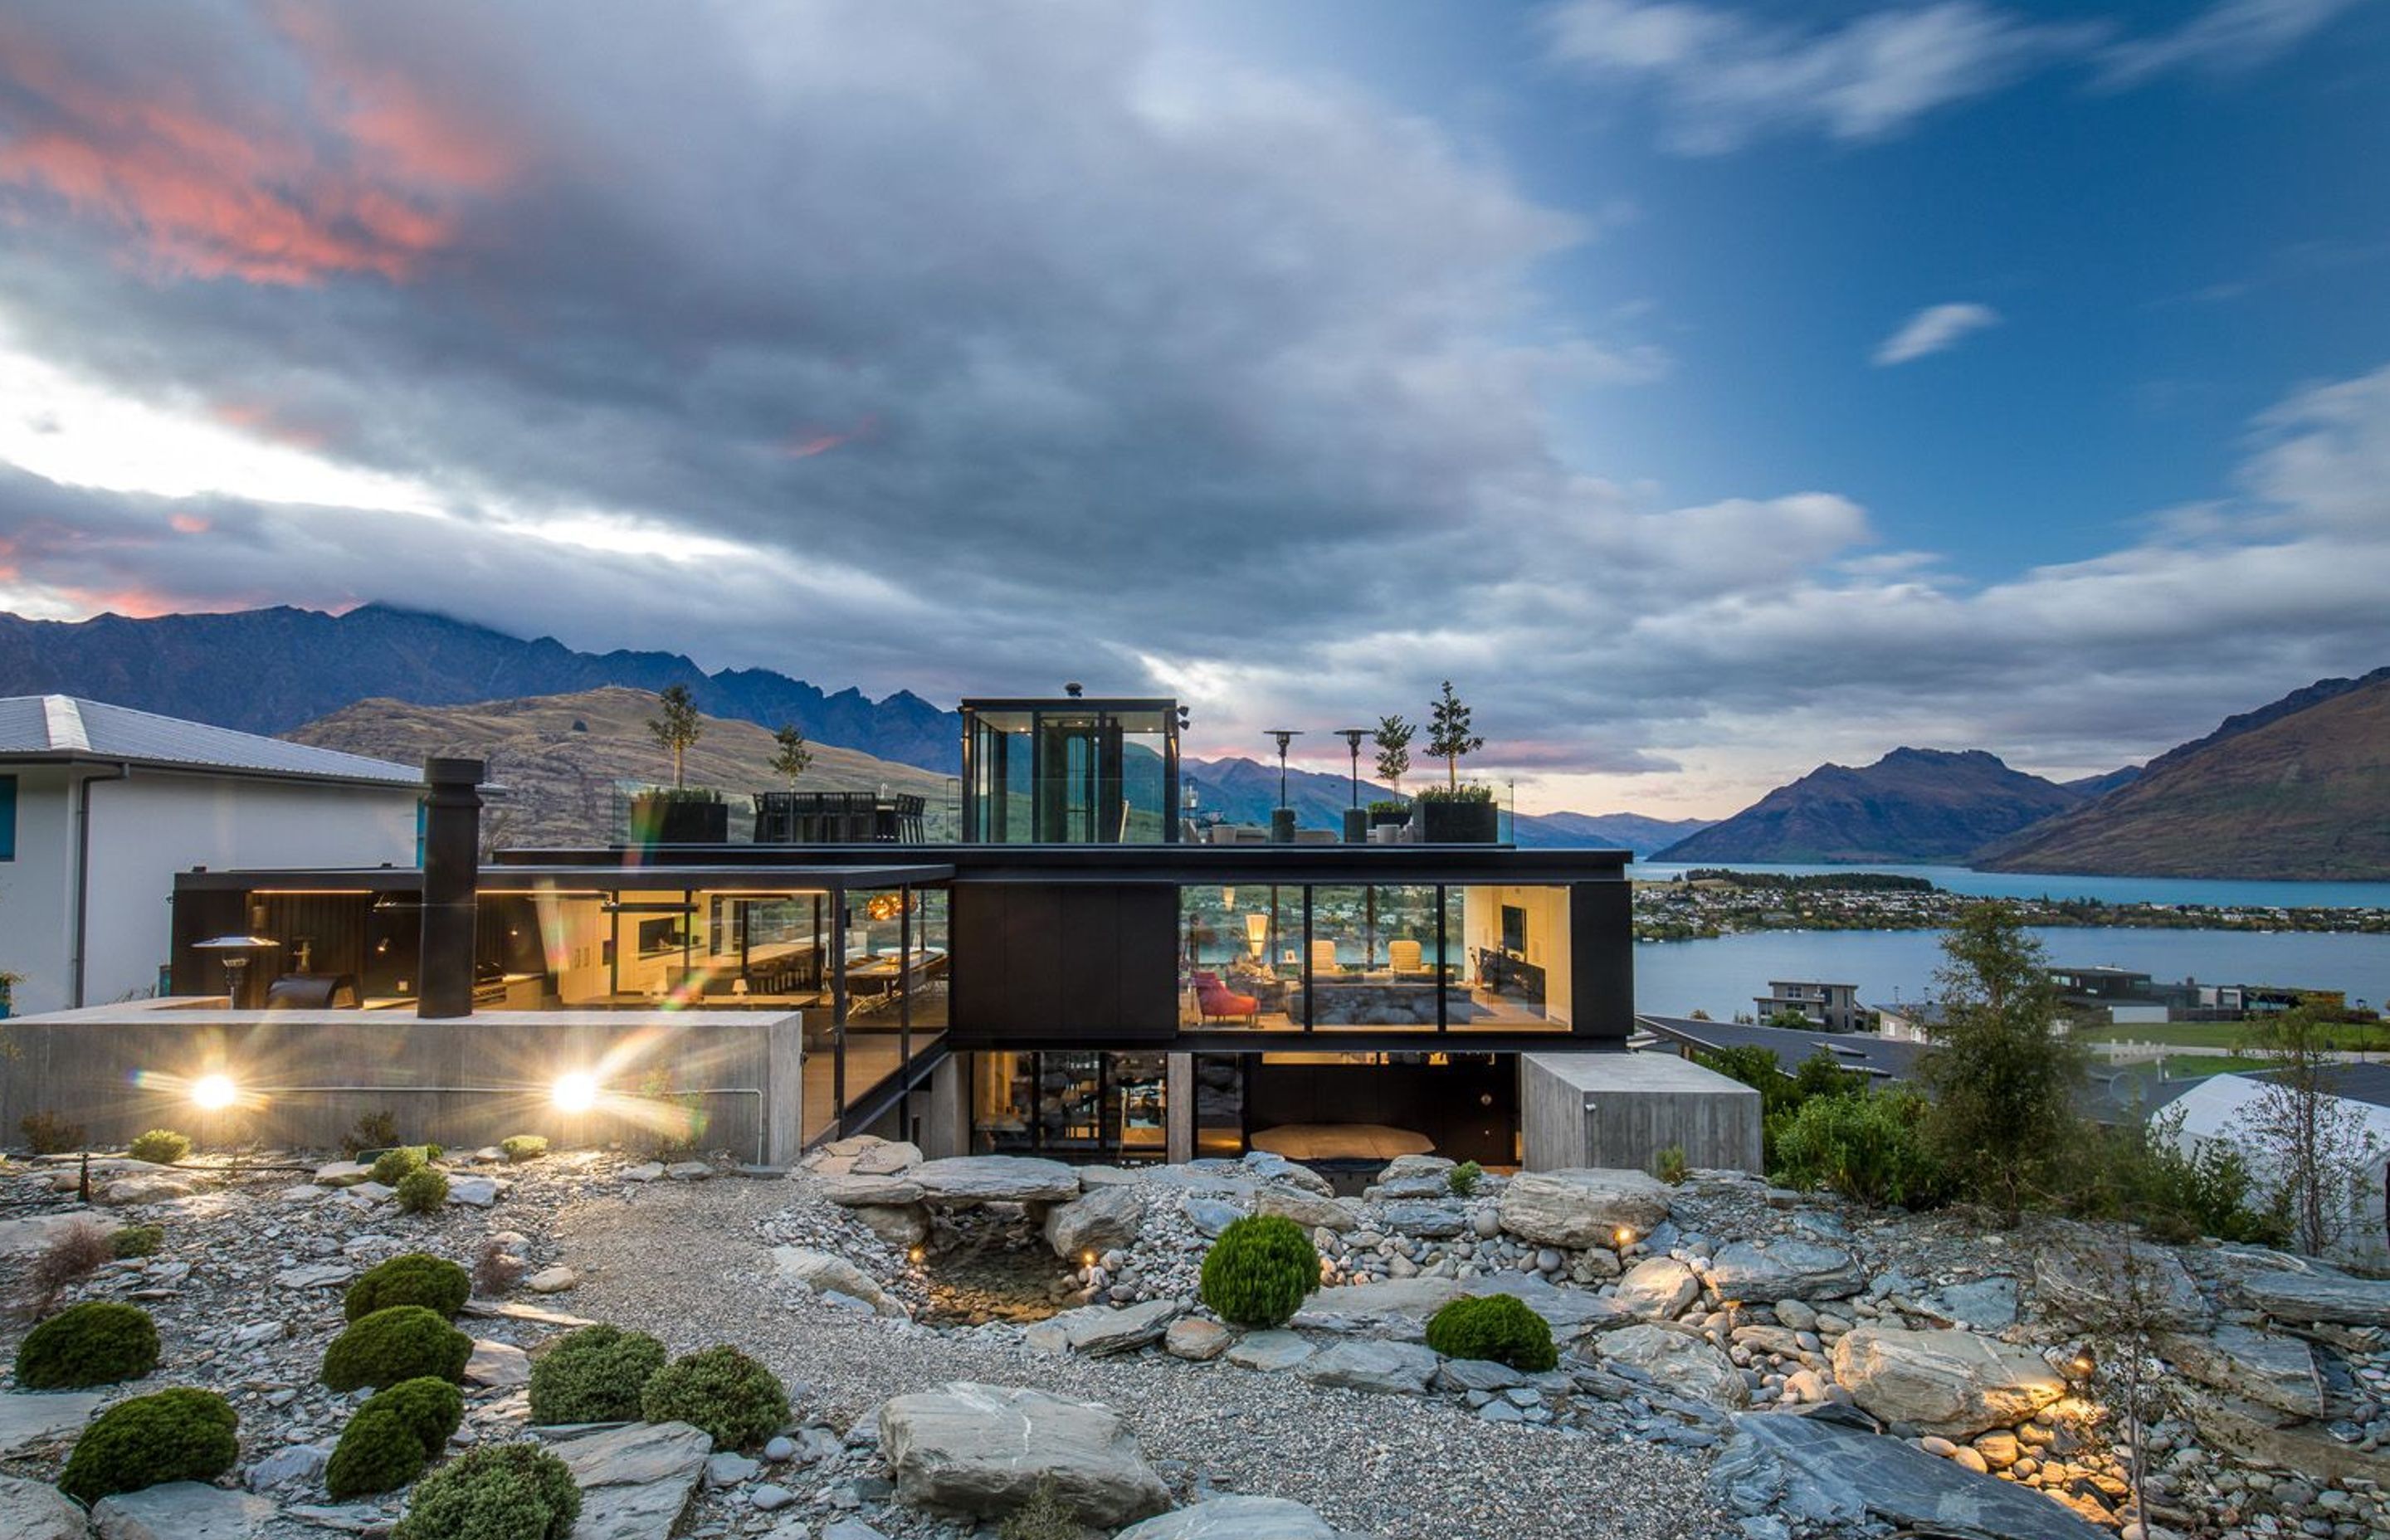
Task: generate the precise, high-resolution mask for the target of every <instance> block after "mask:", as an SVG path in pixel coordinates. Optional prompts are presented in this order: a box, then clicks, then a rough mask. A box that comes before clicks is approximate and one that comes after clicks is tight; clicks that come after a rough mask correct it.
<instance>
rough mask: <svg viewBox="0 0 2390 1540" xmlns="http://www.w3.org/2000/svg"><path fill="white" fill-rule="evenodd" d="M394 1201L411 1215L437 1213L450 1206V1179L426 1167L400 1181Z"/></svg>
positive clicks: (401, 1178)
mask: <svg viewBox="0 0 2390 1540" xmlns="http://www.w3.org/2000/svg"><path fill="white" fill-rule="evenodd" d="M392 1201H394V1202H396V1203H397V1204H398V1206H399V1207H400V1208H402V1209H405V1211H406V1212H407V1213H439V1212H440V1211H441V1210H442V1209H444V1208H446V1207H447V1206H448V1177H447V1174H445V1173H444V1172H438V1171H434V1170H432V1169H431V1168H430V1167H429V1166H426V1167H424V1168H423V1169H422V1170H421V1171H410V1172H408V1173H407V1174H405V1175H404V1176H402V1177H400V1178H399V1179H398V1191H397V1193H396V1195H395V1196H394V1198H393V1200H392Z"/></svg>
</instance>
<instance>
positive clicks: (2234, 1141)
mask: <svg viewBox="0 0 2390 1540" xmlns="http://www.w3.org/2000/svg"><path fill="white" fill-rule="evenodd" d="M2267 1080H2268V1074H2267V1072H2262V1071H2261V1072H2257V1073H2255V1074H2245V1075H2244V1074H2226V1075H2212V1076H2210V1077H2208V1078H2207V1079H2205V1080H2204V1081H2201V1082H2200V1083H2199V1084H2197V1085H2195V1086H2193V1087H2192V1088H2191V1089H2190V1090H2188V1091H2186V1092H2184V1093H2183V1094H2182V1095H2181V1096H2179V1097H2176V1098H2175V1099H2174V1101H2173V1102H2172V1103H2171V1105H2170V1107H2169V1110H2179V1112H2180V1116H2181V1120H2182V1121H2181V1124H2180V1126H2179V1127H2178V1128H2177V1129H2176V1131H2175V1135H2174V1137H2175V1144H2176V1148H2177V1149H2180V1150H2181V1151H2182V1152H2183V1153H2184V1154H2186V1155H2195V1154H2197V1153H2198V1152H2199V1151H2201V1150H2202V1149H2206V1148H2207V1147H2209V1146H2211V1145H2217V1144H2221V1145H2223V1146H2226V1147H2227V1148H2229V1149H2237V1150H2239V1151H2240V1152H2241V1154H2242V1157H2243V1158H2244V1159H2246V1160H2247V1161H2249V1163H2250V1166H2251V1168H2252V1170H2253V1171H2254V1173H2255V1175H2256V1177H2257V1179H2258V1181H2259V1182H2260V1183H2261V1184H2264V1183H2269V1182H2272V1181H2274V1180H2275V1179H2276V1176H2275V1173H2274V1172H2273V1171H2272V1170H2271V1169H2270V1166H2269V1163H2268V1160H2267V1157H2266V1154H2265V1152H2264V1151H2263V1150H2262V1149H2258V1148H2256V1146H2255V1143H2254V1142H2253V1141H2252V1139H2251V1137H2250V1133H2249V1124H2250V1121H2251V1118H2252V1116H2253V1114H2254V1111H2255V1108H2256V1105H2257V1101H2258V1098H2259V1097H2262V1096H2264V1095H2265V1093H2266V1091H2267V1089H2268V1085H2267ZM2324 1084H2325V1088H2326V1091H2327V1093H2328V1097H2327V1099H2328V1100H2329V1101H2330V1102H2331V1103H2332V1105H2333V1106H2335V1107H2336V1108H2338V1109H2340V1110H2343V1111H2344V1112H2353V1113H2354V1114H2356V1117H2357V1120H2358V1123H2359V1125H2360V1127H2361V1132H2360V1134H2359V1136H2358V1137H2359V1141H2360V1143H2362V1144H2364V1145H2365V1146H2366V1153H2365V1154H2364V1156H2363V1157H2362V1159H2361V1160H2360V1161H2358V1164H2357V1166H2356V1168H2355V1169H2354V1170H2352V1171H2351V1172H2350V1174H2349V1180H2348V1185H2347V1191H2346V1193H2345V1196H2344V1198H2343V1202H2342V1210H2341V1212H2342V1213H2343V1216H2344V1218H2345V1223H2346V1226H2347V1229H2346V1234H2345V1236H2343V1238H2342V1239H2341V1241H2340V1243H2339V1244H2337V1245H2336V1246H2334V1247H2332V1249H2331V1252H2330V1254H2332V1255H2333V1256H2335V1257H2338V1258H2341V1259H2342V1260H2345V1261H2350V1262H2359V1263H2364V1264H2369V1265H2371V1266H2376V1267H2380V1266H2384V1265H2390V1064H2338V1065H2333V1066H2332V1067H2330V1068H2329V1069H2328V1070H2327V1071H2326V1072H2325V1076H2324Z"/></svg>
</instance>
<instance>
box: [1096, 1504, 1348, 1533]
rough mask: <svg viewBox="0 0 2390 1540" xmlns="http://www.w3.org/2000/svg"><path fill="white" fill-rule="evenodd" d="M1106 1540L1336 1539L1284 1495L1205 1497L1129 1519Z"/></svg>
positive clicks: (1331, 1527)
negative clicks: (1130, 1521)
mask: <svg viewBox="0 0 2390 1540" xmlns="http://www.w3.org/2000/svg"><path fill="white" fill-rule="evenodd" d="M1112 1540H1337V1531H1336V1526H1335V1525H1333V1524H1330V1522H1329V1521H1327V1520H1325V1519H1322V1518H1321V1517H1320V1516H1319V1515H1318V1514H1317V1513H1314V1512H1313V1511H1312V1510H1311V1509H1309V1508H1305V1507H1304V1506H1303V1505H1302V1504H1301V1503H1298V1502H1294V1501H1292V1500H1291V1499H1290V1498H1286V1497H1207V1498H1205V1499H1204V1500H1203V1501H1201V1502H1200V1503H1190V1504H1189V1505H1188V1506H1187V1507H1185V1508H1179V1509H1177V1510H1176V1511H1175V1512H1171V1513H1165V1514H1163V1515H1162V1516H1160V1517H1159V1518H1154V1519H1148V1520H1146V1521H1144V1522H1143V1523H1138V1524H1131V1525H1130V1526H1129V1527H1128V1528H1126V1529H1124V1530H1123V1531H1121V1532H1120V1534H1116V1535H1114V1536H1113V1537H1112Z"/></svg>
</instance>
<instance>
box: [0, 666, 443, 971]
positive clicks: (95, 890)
mask: <svg viewBox="0 0 2390 1540" xmlns="http://www.w3.org/2000/svg"><path fill="white" fill-rule="evenodd" d="M421 793H422V776H421V775H420V774H419V773H418V772H417V771H415V770H410V769H408V768H407V767H405V766H404V765H398V764H385V763H383V762H382V761H380V760H373V759H365V758H361V757H359V756H357V755H355V754H342V753H335V752H333V751H330V750H328V749H311V748H308V747H306V746H304V745H302V744H297V743H286V742H284V741H282V740H281V739H279V738H259V737H257V736H255V735H253V734H250V733H238V732H234V731H232V730H230V729H228V728H224V727H211V726H206V725H201V724H199V723H196V722H183V721H179V720H177V719H175V718H173V717H168V716H157V715H153V714H151V713H150V712H136V711H133V710H130V709H128V708H126V707H123V706H110V705H104V704H102V703H100V702H98V701H96V700H81V699H75V698H74V697H72V696H65V695H25V696H9V697H5V698H0V970H5V971H6V972H10V973H14V974H16V975H17V976H18V982H17V983H16V984H15V986H14V988H13V989H12V990H11V991H10V993H9V996H8V1000H7V1005H8V1007H9V1008H10V1009H11V1010H12V1011H13V1012H14V1013H15V1014H18V1015H25V1014H29V1013H32V1012H35V1011H47V1010H58V1009H62V1008H68V1007H75V1006H82V1005H98V1004H103V1003H106V1002H109V1001H112V1000H121V999H123V998H126V997H127V996H131V995H148V994H150V993H152V992H153V991H155V990H156V988H157V985H158V979H159V971H160V969H162V968H163V967H164V966H165V965H166V963H167V960H168V957H169V955H170V953H171V949H172V938H173V928H172V923H171V917H172V908H171V902H172V899H173V892H174V874H175V873H177V872H179V871H185V870H187V869H189V868H190V867H193V866H218V867H221V866H233V865H269V864H270V865H277V866H378V865H380V864H382V863H384V862H391V863H401V864H405V865H410V866H411V865H413V864H414V861H415V858H416V848H415V847H416V818H417V807H418V801H419V799H420V797H421Z"/></svg>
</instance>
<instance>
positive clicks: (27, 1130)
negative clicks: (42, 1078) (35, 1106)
mask: <svg viewBox="0 0 2390 1540" xmlns="http://www.w3.org/2000/svg"><path fill="white" fill-rule="evenodd" d="M17 1132H19V1134H22V1135H24V1136H25V1148H26V1149H30V1150H32V1152H33V1153H34V1154H36V1155H64V1154H65V1153H67V1152H68V1151H69V1150H71V1149H82V1148H83V1139H84V1132H83V1124H81V1123H69V1122H67V1120H66V1119H64V1118H62V1117H60V1116H58V1114H57V1113H56V1112H29V1113H27V1114H26V1115H25V1116H23V1117H22V1118H19V1119H18V1120H17Z"/></svg>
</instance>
